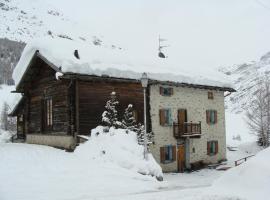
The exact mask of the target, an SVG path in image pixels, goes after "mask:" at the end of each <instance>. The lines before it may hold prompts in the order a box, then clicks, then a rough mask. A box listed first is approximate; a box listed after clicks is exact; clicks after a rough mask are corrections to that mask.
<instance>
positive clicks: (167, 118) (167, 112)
mask: <svg viewBox="0 0 270 200" xmlns="http://www.w3.org/2000/svg"><path fill="white" fill-rule="evenodd" d="M171 116H172V114H171V109H161V110H159V119H160V125H161V126H168V125H172V117H171Z"/></svg>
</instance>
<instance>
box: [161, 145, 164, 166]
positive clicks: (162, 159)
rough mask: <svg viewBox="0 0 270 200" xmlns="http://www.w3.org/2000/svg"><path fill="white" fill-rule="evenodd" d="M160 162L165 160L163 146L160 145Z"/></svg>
mask: <svg viewBox="0 0 270 200" xmlns="http://www.w3.org/2000/svg"><path fill="white" fill-rule="evenodd" d="M160 162H161V163H164V162H165V147H160Z"/></svg>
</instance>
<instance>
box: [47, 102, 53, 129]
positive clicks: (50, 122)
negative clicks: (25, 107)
mask: <svg viewBox="0 0 270 200" xmlns="http://www.w3.org/2000/svg"><path fill="white" fill-rule="evenodd" d="M45 109H46V125H47V126H48V127H50V126H52V125H53V107H52V99H51V98H49V99H46V100H45Z"/></svg>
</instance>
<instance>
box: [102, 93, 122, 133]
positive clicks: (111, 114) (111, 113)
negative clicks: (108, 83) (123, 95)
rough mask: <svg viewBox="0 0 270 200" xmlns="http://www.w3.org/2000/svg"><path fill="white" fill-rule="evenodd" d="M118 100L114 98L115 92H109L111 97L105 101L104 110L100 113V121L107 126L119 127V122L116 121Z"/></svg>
mask: <svg viewBox="0 0 270 200" xmlns="http://www.w3.org/2000/svg"><path fill="white" fill-rule="evenodd" d="M118 104H119V102H118V101H117V99H116V93H115V92H112V93H111V98H110V100H108V101H107V102H106V105H105V108H106V110H105V111H104V112H103V114H102V123H103V125H104V126H107V127H114V128H119V127H121V125H122V124H121V122H119V121H118V112H117V106H118Z"/></svg>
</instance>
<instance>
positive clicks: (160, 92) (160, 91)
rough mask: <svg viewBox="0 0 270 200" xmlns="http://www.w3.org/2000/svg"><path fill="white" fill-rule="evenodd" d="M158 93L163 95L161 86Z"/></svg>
mask: <svg viewBox="0 0 270 200" xmlns="http://www.w3.org/2000/svg"><path fill="white" fill-rule="evenodd" d="M159 94H160V95H164V88H163V87H159Z"/></svg>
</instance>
